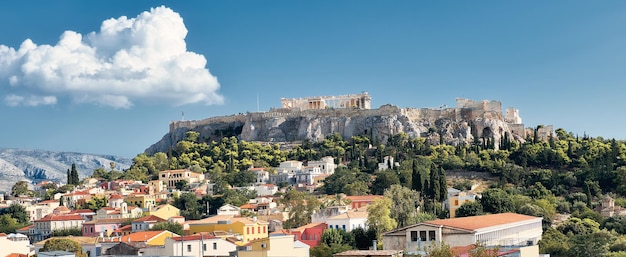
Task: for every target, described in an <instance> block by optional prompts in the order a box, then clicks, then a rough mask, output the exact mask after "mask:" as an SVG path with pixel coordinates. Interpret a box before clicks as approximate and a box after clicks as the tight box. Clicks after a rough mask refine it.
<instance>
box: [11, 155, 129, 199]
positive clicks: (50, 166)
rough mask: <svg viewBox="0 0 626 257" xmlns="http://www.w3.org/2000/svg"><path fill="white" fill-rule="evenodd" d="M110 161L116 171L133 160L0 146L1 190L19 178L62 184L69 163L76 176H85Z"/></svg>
mask: <svg viewBox="0 0 626 257" xmlns="http://www.w3.org/2000/svg"><path fill="white" fill-rule="evenodd" d="M111 162H113V163H115V167H116V170H124V169H127V168H129V167H130V165H131V163H132V159H130V158H125V157H119V156H113V155H103V154H87V153H76V152H56V151H46V150H33V149H7V148H0V190H2V191H9V190H11V186H13V184H15V183H16V182H17V181H20V180H28V181H31V182H38V181H41V180H46V179H47V180H58V181H61V182H63V183H65V180H66V175H67V170H68V169H69V168H71V166H72V163H75V164H76V169H77V170H78V174H79V177H80V178H84V177H88V176H91V174H92V173H93V170H94V169H97V168H100V167H102V168H105V169H107V170H108V169H110V167H111V166H110V163H111Z"/></svg>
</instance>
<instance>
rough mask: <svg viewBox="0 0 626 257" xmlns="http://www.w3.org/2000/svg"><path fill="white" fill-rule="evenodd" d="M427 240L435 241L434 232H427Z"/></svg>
mask: <svg viewBox="0 0 626 257" xmlns="http://www.w3.org/2000/svg"><path fill="white" fill-rule="evenodd" d="M428 239H429V240H430V241H435V240H436V238H435V231H434V230H430V231H428Z"/></svg>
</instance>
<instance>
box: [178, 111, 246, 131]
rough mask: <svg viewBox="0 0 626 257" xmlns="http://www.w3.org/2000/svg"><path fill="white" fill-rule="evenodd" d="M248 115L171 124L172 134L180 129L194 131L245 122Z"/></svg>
mask: <svg viewBox="0 0 626 257" xmlns="http://www.w3.org/2000/svg"><path fill="white" fill-rule="evenodd" d="M245 121H246V115H245V114H236V115H228V116H216V117H210V118H206V119H202V120H179V121H172V122H170V133H171V132H173V131H175V130H177V129H180V128H186V129H193V128H195V127H201V126H206V125H208V124H211V123H217V122H222V123H232V122H245Z"/></svg>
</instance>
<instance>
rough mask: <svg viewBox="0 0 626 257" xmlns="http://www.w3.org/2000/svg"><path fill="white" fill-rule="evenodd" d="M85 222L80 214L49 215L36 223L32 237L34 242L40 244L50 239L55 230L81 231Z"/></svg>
mask: <svg viewBox="0 0 626 257" xmlns="http://www.w3.org/2000/svg"><path fill="white" fill-rule="evenodd" d="M84 222H85V220H84V219H83V217H82V216H80V215H78V214H71V215H55V214H49V215H47V216H45V217H43V218H42V219H39V220H36V221H35V224H34V227H33V233H32V234H31V236H32V238H33V241H34V242H38V241H41V240H44V239H46V238H48V237H50V236H51V235H52V232H53V231H55V230H64V229H81V228H82V226H83V223H84Z"/></svg>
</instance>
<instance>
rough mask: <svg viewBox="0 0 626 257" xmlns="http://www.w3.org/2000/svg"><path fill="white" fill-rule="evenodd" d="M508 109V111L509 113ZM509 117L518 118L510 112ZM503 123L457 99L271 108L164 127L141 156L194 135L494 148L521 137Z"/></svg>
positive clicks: (490, 106) (496, 110) (496, 108)
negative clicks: (395, 140)
mask: <svg viewBox="0 0 626 257" xmlns="http://www.w3.org/2000/svg"><path fill="white" fill-rule="evenodd" d="M510 110H513V109H510ZM511 113H518V112H516V110H515V112H511ZM508 114H509V111H507V118H506V119H505V117H504V115H503V113H502V106H501V104H500V102H498V101H491V102H488V101H481V102H475V101H472V100H467V99H457V107H456V108H442V109H429V108H421V109H415V108H398V107H396V106H392V105H383V106H381V107H380V108H378V109H349V108H346V109H314V110H300V109H285V108H281V109H272V110H270V111H269V112H257V113H246V114H240V115H231V116H222V117H212V118H208V119H204V120H198V121H176V122H172V123H170V132H169V133H168V134H166V135H165V136H164V137H163V138H162V139H161V140H160V141H159V142H157V143H156V144H154V145H152V146H150V147H149V148H148V149H146V153H148V154H154V153H156V152H167V151H168V150H169V149H170V148H171V147H173V146H175V145H176V143H177V142H179V141H181V140H183V139H184V138H185V133H186V132H187V131H197V132H199V133H200V140H203V141H207V142H210V141H211V140H219V139H220V138H221V137H223V136H236V137H238V138H239V139H241V140H246V141H263V142H297V141H302V140H311V141H320V140H323V139H324V138H325V136H326V135H328V134H332V133H339V134H341V135H342V136H343V137H344V138H349V137H351V136H355V135H368V136H371V137H372V138H377V139H378V140H379V141H380V142H386V141H387V139H388V138H389V137H390V136H392V135H395V134H397V133H400V132H404V133H406V134H407V135H408V136H409V137H411V138H415V137H425V138H428V139H429V140H432V141H433V143H438V142H439V140H440V136H441V137H442V138H443V140H444V142H445V143H447V144H452V145H455V144H459V143H471V142H472V141H474V138H475V137H478V138H493V140H494V142H495V146H496V147H497V146H498V144H499V142H500V140H502V138H503V137H504V135H505V134H507V133H508V134H509V138H511V140H518V141H522V140H523V139H524V138H525V131H524V125H523V124H521V123H513V122H507V120H508V121H510V120H515V121H518V122H521V119H520V118H519V117H517V116H515V117H508Z"/></svg>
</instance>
